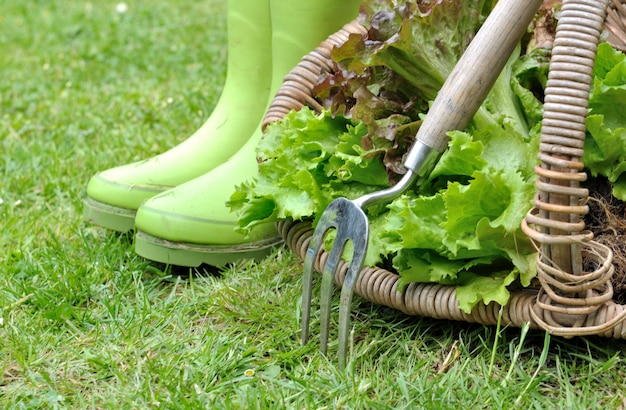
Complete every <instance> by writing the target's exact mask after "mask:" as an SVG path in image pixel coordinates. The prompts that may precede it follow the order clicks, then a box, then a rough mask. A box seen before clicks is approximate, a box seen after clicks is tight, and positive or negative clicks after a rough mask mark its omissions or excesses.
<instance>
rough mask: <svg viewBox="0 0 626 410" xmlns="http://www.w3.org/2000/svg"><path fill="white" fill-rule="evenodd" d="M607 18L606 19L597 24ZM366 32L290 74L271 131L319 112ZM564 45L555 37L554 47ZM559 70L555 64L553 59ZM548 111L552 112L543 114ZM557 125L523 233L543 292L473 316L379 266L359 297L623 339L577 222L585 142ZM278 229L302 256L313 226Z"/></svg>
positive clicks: (610, 23)
mask: <svg viewBox="0 0 626 410" xmlns="http://www.w3.org/2000/svg"><path fill="white" fill-rule="evenodd" d="M610 1H611V2H610V7H609V10H608V13H607V15H606V21H605V23H604V27H605V28H606V32H607V33H608V37H607V41H609V42H610V43H611V44H612V45H613V46H614V47H616V48H618V49H620V50H624V51H626V34H625V33H626V17H625V16H626V6H625V5H624V4H622V2H621V1H619V0H610ZM604 18H605V15H604V14H602V15H601V19H602V21H600V23H599V24H600V27H601V26H602V23H603V21H604ZM561 19H567V15H565V16H561ZM560 21H561V20H560ZM576 23H577V24H578V21H577V20H576ZM559 24H561V23H560V22H559ZM365 32H366V29H365V28H364V27H363V26H362V25H361V24H359V23H358V22H356V21H355V22H351V23H349V24H347V25H345V26H344V27H343V28H342V29H341V30H339V31H338V32H337V33H334V34H333V35H331V36H330V37H329V38H328V39H327V40H326V41H324V42H323V43H322V44H320V46H319V47H317V48H316V49H315V50H313V51H312V52H311V53H310V54H308V55H307V56H305V57H304V58H303V59H302V61H301V62H300V63H299V64H298V65H297V66H296V67H295V68H294V69H293V70H292V71H291V72H290V73H289V74H288V75H287V76H286V77H285V81H284V83H283V86H282V87H281V89H280V90H279V91H278V93H277V95H276V97H275V99H274V101H273V103H272V104H271V106H270V108H269V110H268V112H267V114H266V116H265V120H264V125H267V124H268V123H270V122H273V121H276V120H279V119H281V118H282V117H283V116H284V115H286V114H287V113H288V112H289V111H291V110H294V109H295V110H298V109H300V108H302V107H303V106H305V105H306V106H309V107H310V108H312V109H315V110H321V108H322V107H321V105H320V104H319V102H318V101H316V100H315V99H314V98H313V97H312V89H313V86H314V85H315V83H316V82H317V81H318V79H319V78H320V76H321V75H323V74H326V73H329V72H331V71H332V70H333V64H332V61H331V58H330V53H331V50H332V49H333V47H335V46H337V45H340V44H342V43H343V42H345V41H346V40H347V38H348V36H349V35H350V34H352V33H354V34H364V33H365ZM558 42H559V37H558V33H557V39H556V40H555V46H556V45H558ZM566 46H567V45H566ZM593 58H595V51H594V54H593ZM577 59H580V56H572V57H571V61H570V60H567V61H564V62H563V64H562V65H563V66H564V67H565V68H566V69H567V66H568V65H569V64H577V63H578V60H577ZM552 64H553V65H555V63H554V62H553V63H552ZM551 71H552V68H551ZM576 75H578V74H576ZM557 83H558V81H557ZM548 87H550V83H549V84H548ZM546 92H547V91H546ZM558 92H559V90H558V89H557V90H556V97H555V98H556V99H559V97H560V96H559V94H558ZM566 93H567V94H571V90H569V89H567V90H566ZM586 95H588V94H584V93H582V94H581V96H582V97H584V98H585V100H586V99H587V98H588V97H587V96H586ZM545 111H548V109H547V108H545ZM584 111H585V112H584V113H581V115H582V117H581V118H582V127H583V128H582V135H583V138H584V118H585V117H586V106H585V110H584ZM557 114H558V113H557ZM557 117H558V115H557ZM550 121H552V120H551V118H550V113H549V112H548V113H546V114H545V117H544V124H546V125H544V128H545V129H546V131H545V132H544V130H543V129H542V142H541V145H542V147H541V149H540V154H539V159H540V160H541V161H542V165H540V166H538V167H537V169H536V172H537V175H538V186H537V190H538V193H537V197H536V201H535V209H533V210H532V211H531V212H529V214H528V216H527V218H526V220H525V222H524V223H523V230H524V232H525V233H526V234H527V235H529V237H530V238H531V239H532V240H533V241H534V242H535V243H536V244H537V246H538V249H539V251H540V252H539V255H540V256H539V258H538V268H537V274H538V279H539V282H540V284H541V286H539V287H537V288H528V289H522V290H517V291H512V292H511V297H510V300H509V303H508V304H507V305H506V306H500V305H498V304H496V303H490V304H488V305H483V304H479V305H477V306H476V307H475V308H474V309H473V311H472V312H471V314H467V313H465V312H463V311H462V310H461V309H460V308H459V304H458V302H457V299H456V297H455V288H454V287H452V286H444V285H439V284H428V283H426V284H425V283H412V284H410V285H408V286H406V287H405V288H404V289H402V291H398V281H399V276H398V275H397V274H395V273H392V272H390V271H387V270H385V269H382V268H378V267H374V268H371V267H367V268H364V269H363V270H362V271H361V274H360V276H359V279H358V282H357V284H356V288H355V293H356V294H358V295H360V296H361V297H363V298H365V299H367V300H369V301H371V302H373V303H376V304H379V305H384V306H388V307H391V308H394V309H397V310H399V311H401V312H404V313H405V314H408V315H418V316H426V317H432V318H437V319H448V320H459V321H465V322H472V323H481V324H484V325H495V324H497V322H498V318H499V316H500V315H501V321H502V324H503V325H512V326H517V327H520V326H522V325H523V324H525V323H529V324H530V325H531V327H535V328H542V329H545V330H548V331H550V332H551V333H553V334H559V335H563V336H579V335H588V334H598V335H602V336H606V337H613V338H620V339H626V324H624V323H623V319H624V318H625V317H626V306H623V305H619V304H616V303H614V302H613V301H612V295H613V292H612V288H611V283H610V278H611V275H612V273H613V265H612V253H611V251H610V249H608V248H606V247H605V246H603V245H600V244H597V243H595V242H593V240H592V238H593V235H592V234H591V233H590V232H588V231H586V230H585V226H584V223H582V222H581V221H580V217H581V215H584V214H585V213H586V212H588V208H587V206H586V200H587V197H588V192H587V190H586V189H583V188H580V187H579V183H580V182H581V181H584V180H585V179H586V174H585V173H584V172H583V171H582V168H583V166H582V163H581V162H580V158H581V157H582V154H583V151H582V144H581V143H580V137H578V139H576V138H574V137H572V136H571V135H570V134H572V133H571V132H570V130H563V129H562V127H561V126H560V124H561V123H562V122H561V123H560V122H559V121H558V118H556V119H555V120H554V124H555V126H554V127H550V124H551V122H550ZM568 127H569V126H568ZM578 131H579V132H580V130H578ZM544 134H545V135H544ZM555 198H556V200H555ZM559 201H561V202H559ZM277 225H278V229H279V232H280V234H281V236H282V237H283V239H284V240H285V242H286V244H287V246H288V247H289V248H290V249H292V250H293V251H294V252H295V253H296V254H297V255H298V256H299V257H300V258H304V255H305V253H306V249H307V247H308V244H309V241H310V238H311V235H312V233H313V228H312V226H311V223H310V222H307V221H304V222H300V221H299V222H294V221H280V222H278V224H277ZM327 258H328V255H327V254H326V253H324V252H322V253H320V255H319V256H318V259H317V260H316V262H315V269H316V270H317V271H318V272H321V271H322V270H323V267H324V265H325V263H326V260H327ZM583 260H586V261H588V260H591V261H592V263H591V264H589V263H587V265H591V266H597V268H596V269H595V270H594V271H593V272H584V271H583V268H582V265H583V263H582V261H583ZM346 271H347V264H345V263H343V262H342V263H340V266H339V268H338V269H337V271H336V274H335V277H334V281H335V283H336V284H337V285H339V286H341V285H342V283H343V280H344V277H345V274H346Z"/></svg>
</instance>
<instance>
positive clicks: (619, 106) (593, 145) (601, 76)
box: [583, 43, 626, 201]
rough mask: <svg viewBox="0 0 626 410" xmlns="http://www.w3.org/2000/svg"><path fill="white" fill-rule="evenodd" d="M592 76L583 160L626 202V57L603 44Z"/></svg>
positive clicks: (589, 168) (617, 196) (593, 172)
mask: <svg viewBox="0 0 626 410" xmlns="http://www.w3.org/2000/svg"><path fill="white" fill-rule="evenodd" d="M593 75H594V81H593V85H592V89H591V95H590V98H589V116H588V117H587V138H586V140H585V155H584V156H583V163H584V164H585V166H586V167H587V168H588V170H589V171H590V173H591V174H592V175H594V176H597V175H603V176H605V177H607V178H608V180H609V181H610V182H611V183H612V184H613V195H614V196H615V197H616V198H618V199H620V200H622V201H626V150H625V148H626V115H625V114H624V113H626V56H624V54H623V53H621V52H619V51H616V50H614V49H613V48H612V47H611V46H610V45H609V44H607V43H603V44H600V46H599V47H598V53H597V57H596V61H595V64H594V68H593Z"/></svg>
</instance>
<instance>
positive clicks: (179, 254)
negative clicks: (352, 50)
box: [135, 0, 360, 266]
mask: <svg viewBox="0 0 626 410" xmlns="http://www.w3.org/2000/svg"><path fill="white" fill-rule="evenodd" d="M270 3H271V10H272V60H273V74H272V91H273V93H272V95H273V94H274V92H276V91H277V90H278V88H279V87H280V86H281V85H282V81H283V77H284V76H285V75H286V74H287V73H288V72H289V71H290V70H291V69H292V68H293V67H295V65H296V64H297V63H298V62H299V61H300V59H301V58H302V57H303V56H304V55H306V54H307V53H309V52H310V51H311V50H313V49H314V48H315V47H316V46H317V45H319V43H320V42H321V41H323V40H324V39H325V38H326V37H328V35H330V34H332V33H334V32H336V31H337V30H339V29H340V28H341V26H342V25H343V24H345V23H347V22H348V21H350V20H351V19H353V18H355V17H356V16H357V14H358V5H359V3H360V0H343V1H341V2H338V1H336V0H309V1H306V2H305V1H292V0H271V1H270ZM268 106H269V103H268ZM261 136H262V131H261V126H260V125H259V126H258V127H257V129H256V131H255V132H254V135H253V136H252V137H251V138H250V140H248V142H247V143H246V144H245V145H244V146H243V147H242V149H241V150H240V151H239V152H237V154H235V155H234V156H233V157H232V158H231V159H229V160H228V161H227V162H226V163H224V164H222V165H220V166H219V167H217V168H215V169H214V170H212V171H210V172H208V173H207V174H205V175H203V176H201V177H198V178H196V179H194V180H192V181H189V182H187V183H185V184H183V185H180V186H179V187H177V188H174V189H171V190H169V191H167V192H164V193H162V194H159V195H157V196H155V197H153V198H151V199H149V200H148V201H146V202H145V203H144V204H143V205H142V206H141V207H140V208H139V210H138V211H137V216H136V219H135V227H136V232H137V233H136V237H135V251H136V252H137V253H138V254H139V255H140V256H143V257H145V258H147V259H150V260H154V261H158V262H163V263H168V264H172V265H181V266H198V265H199V264H201V263H207V264H210V265H215V266H220V265H224V264H227V263H230V262H234V261H236V260H238V259H242V258H254V259H260V258H262V257H263V256H265V255H266V254H267V253H269V251H270V250H271V248H272V246H274V245H275V244H276V243H279V242H280V238H279V236H278V234H277V232H276V230H275V227H274V225H273V224H265V225H261V226H258V227H257V228H255V229H254V230H253V231H252V233H251V235H250V236H248V237H244V236H243V235H241V234H239V233H237V232H235V231H234V226H235V222H236V217H235V215H233V214H231V213H230V211H229V209H228V207H227V206H226V202H227V201H228V200H229V198H230V196H231V195H232V194H233V192H234V191H235V186H236V185H239V184H241V183H242V182H244V181H246V180H250V179H252V178H254V177H255V175H257V171H258V169H257V161H256V146H257V144H258V142H259V140H260V138H261Z"/></svg>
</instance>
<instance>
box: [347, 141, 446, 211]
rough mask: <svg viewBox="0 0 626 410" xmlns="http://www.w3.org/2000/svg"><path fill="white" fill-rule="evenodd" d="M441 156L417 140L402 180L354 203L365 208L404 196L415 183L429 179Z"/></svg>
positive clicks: (406, 162)
mask: <svg viewBox="0 0 626 410" xmlns="http://www.w3.org/2000/svg"><path fill="white" fill-rule="evenodd" d="M440 156H441V153H440V152H439V151H437V150H436V149H433V148H431V147H429V146H428V145H426V144H424V143H423V142H421V141H419V140H415V142H414V144H413V146H412V147H411V151H409V152H408V153H407V155H406V158H405V160H404V166H405V167H406V168H407V172H406V174H404V176H403V177H402V179H400V181H398V183H397V184H395V185H394V186H392V187H390V188H387V189H384V190H382V191H376V192H372V193H371V194H367V195H363V196H361V197H360V198H357V199H355V200H353V202H354V203H355V204H356V205H358V206H359V207H361V208H364V207H367V206H370V205H375V204H378V203H383V202H386V201H387V200H388V199H389V198H395V197H398V196H400V195H402V193H403V192H405V191H406V190H407V189H409V187H411V185H413V183H415V182H416V181H418V180H423V179H426V178H427V177H428V175H429V174H430V171H432V170H433V168H434V167H435V164H436V163H437V160H438V159H439V157H440Z"/></svg>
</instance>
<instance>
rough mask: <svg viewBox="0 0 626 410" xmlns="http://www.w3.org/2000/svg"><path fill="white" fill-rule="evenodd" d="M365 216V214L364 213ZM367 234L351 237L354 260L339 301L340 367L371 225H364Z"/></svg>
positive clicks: (343, 360)
mask: <svg viewBox="0 0 626 410" xmlns="http://www.w3.org/2000/svg"><path fill="white" fill-rule="evenodd" d="M363 217H365V215H363ZM364 234H365V235H353V236H352V237H351V238H350V239H351V240H352V245H353V247H354V251H353V254H352V261H350V266H349V267H348V272H347V273H346V277H345V279H344V281H343V285H342V288H341V300H340V302H339V351H338V356H339V368H340V369H343V368H344V367H345V365H346V357H347V350H348V334H349V329H350V307H351V304H352V296H353V295H354V287H355V286H356V282H357V280H358V279H359V273H360V272H361V267H362V266H363V261H364V259H365V254H366V252H367V238H368V237H369V226H368V225H365V227H364Z"/></svg>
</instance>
